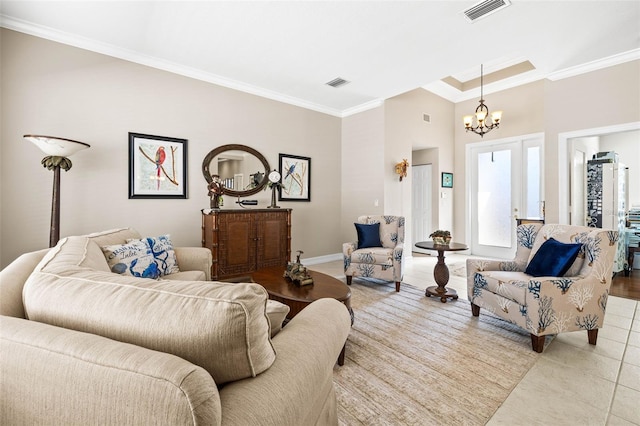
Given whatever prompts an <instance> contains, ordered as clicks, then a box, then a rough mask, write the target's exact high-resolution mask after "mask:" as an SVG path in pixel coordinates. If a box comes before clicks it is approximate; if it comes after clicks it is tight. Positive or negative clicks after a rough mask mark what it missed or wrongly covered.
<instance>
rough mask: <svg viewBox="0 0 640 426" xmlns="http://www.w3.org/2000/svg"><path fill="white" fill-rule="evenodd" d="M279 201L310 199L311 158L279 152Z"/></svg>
mask: <svg viewBox="0 0 640 426" xmlns="http://www.w3.org/2000/svg"><path fill="white" fill-rule="evenodd" d="M278 164H279V166H280V169H279V171H280V176H281V180H280V183H281V185H280V188H279V189H278V200H279V201H311V158H309V157H301V156H299V155H290V154H280V155H279V161H278Z"/></svg>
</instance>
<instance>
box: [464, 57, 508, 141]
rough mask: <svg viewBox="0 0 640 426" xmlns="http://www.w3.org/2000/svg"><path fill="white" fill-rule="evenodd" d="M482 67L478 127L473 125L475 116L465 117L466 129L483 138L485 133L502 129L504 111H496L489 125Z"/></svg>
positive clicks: (476, 114) (477, 111)
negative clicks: (501, 121)
mask: <svg viewBox="0 0 640 426" xmlns="http://www.w3.org/2000/svg"><path fill="white" fill-rule="evenodd" d="M482 71H483V69H482V65H480V105H478V107H477V108H476V113H475V117H476V125H475V126H474V125H473V115H465V116H464V117H463V121H464V129H465V130H466V131H467V132H468V131H472V132H473V133H477V134H479V135H480V137H483V136H484V134H485V133H489V132H490V131H491V130H493V129H497V128H498V127H500V120H501V119H502V111H495V112H493V113H492V114H491V123H487V118H488V117H489V108H488V107H487V106H486V105H485V104H484V99H483V97H484V89H483V75H482Z"/></svg>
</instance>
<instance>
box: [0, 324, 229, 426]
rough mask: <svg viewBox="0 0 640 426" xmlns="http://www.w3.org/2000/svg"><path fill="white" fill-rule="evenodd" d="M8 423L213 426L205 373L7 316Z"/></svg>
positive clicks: (2, 344) (215, 411)
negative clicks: (197, 425)
mask: <svg viewBox="0 0 640 426" xmlns="http://www.w3.org/2000/svg"><path fill="white" fill-rule="evenodd" d="M0 348H1V349H0V352H1V353H2V356H1V357H0V376H1V377H2V380H0V389H1V393H2V398H0V424H6V425H8V424H42V423H43V422H44V423H46V424H60V425H62V424H95V423H96V421H99V422H100V423H104V424H212V425H216V424H217V425H219V424H220V419H221V414H220V397H219V394H218V390H217V388H216V384H215V383H214V381H213V379H212V378H211V376H210V375H209V374H208V373H207V372H206V371H205V370H204V369H202V368H200V367H197V366H195V365H193V364H191V363H189V362H187V361H185V360H184V359H182V358H179V357H177V356H173V355H170V354H167V353H163V352H157V351H152V350H149V349H145V348H142V347H140V346H135V345H130V344H126V343H122V342H118V341H115V340H110V339H107V338H104V337H100V336H97V335H94V334H89V333H81V332H78V331H73V330H68V329H65V328H60V327H54V326H51V325H47V324H43V323H39V322H35V321H28V320H25V319H18V318H12V317H5V316H0Z"/></svg>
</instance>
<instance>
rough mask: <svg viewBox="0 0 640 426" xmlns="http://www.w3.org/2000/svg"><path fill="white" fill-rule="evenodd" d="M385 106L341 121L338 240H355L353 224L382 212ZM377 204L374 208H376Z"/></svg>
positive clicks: (383, 204)
mask: <svg viewBox="0 0 640 426" xmlns="http://www.w3.org/2000/svg"><path fill="white" fill-rule="evenodd" d="M384 110H385V106H384V105H383V106H380V107H378V108H374V109H371V110H368V111H364V112H361V113H359V114H354V115H352V116H350V117H346V118H344V119H343V120H342V152H341V155H342V186H341V187H338V188H336V191H338V192H340V195H341V200H342V219H341V222H340V230H341V234H342V241H343V242H348V241H356V240H357V236H356V230H355V227H354V226H353V223H354V222H355V220H356V219H357V218H358V216H362V215H368V214H372V215H377V214H384V213H386V210H385V179H387V178H386V177H385V158H384V157H385V147H384V144H385V141H384V128H385V123H384V118H385V112H384ZM376 204H377V206H376Z"/></svg>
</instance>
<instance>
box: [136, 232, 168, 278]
mask: <svg viewBox="0 0 640 426" xmlns="http://www.w3.org/2000/svg"><path fill="white" fill-rule="evenodd" d="M127 241H143V242H144V243H145V244H147V246H148V247H149V250H151V254H152V255H153V257H154V259H155V260H156V263H157V264H158V270H159V271H160V276H163V275H169V274H175V273H176V272H180V269H179V268H178V260H177V258H176V252H175V250H174V249H173V243H172V242H171V236H170V235H169V234H167V235H160V236H159V237H146V238H143V239H142V240H127Z"/></svg>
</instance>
